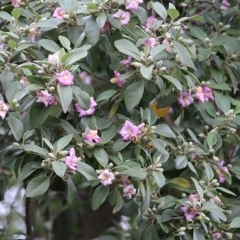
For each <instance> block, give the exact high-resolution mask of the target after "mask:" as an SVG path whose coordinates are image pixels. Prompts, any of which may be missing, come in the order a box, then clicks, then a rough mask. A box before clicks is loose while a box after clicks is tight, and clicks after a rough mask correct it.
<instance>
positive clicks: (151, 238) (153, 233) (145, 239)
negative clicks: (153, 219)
mask: <svg viewBox="0 0 240 240" xmlns="http://www.w3.org/2000/svg"><path fill="white" fill-rule="evenodd" d="M156 239H159V237H158V233H157V230H156V227H155V226H154V225H153V224H150V225H148V226H147V227H146V228H145V230H144V232H143V236H142V238H141V240H156Z"/></svg>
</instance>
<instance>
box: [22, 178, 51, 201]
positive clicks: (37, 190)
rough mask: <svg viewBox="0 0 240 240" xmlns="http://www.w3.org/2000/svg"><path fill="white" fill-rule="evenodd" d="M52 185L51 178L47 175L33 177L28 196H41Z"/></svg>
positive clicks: (27, 191) (28, 187) (27, 190)
mask: <svg viewBox="0 0 240 240" xmlns="http://www.w3.org/2000/svg"><path fill="white" fill-rule="evenodd" d="M49 186H50V178H49V177H47V176H39V177H36V178H34V179H32V180H31V181H30V182H29V183H28V185H27V189H26V197H39V196H41V195H43V194H44V193H45V192H46V191H47V190H48V188H49Z"/></svg>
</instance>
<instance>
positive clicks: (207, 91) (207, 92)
mask: <svg viewBox="0 0 240 240" xmlns="http://www.w3.org/2000/svg"><path fill="white" fill-rule="evenodd" d="M195 97H196V98H197V99H198V100H199V101H200V102H201V103H203V102H205V101H210V100H214V96H213V93H212V89H211V88H209V87H206V86H203V87H198V88H197V92H196V94H195Z"/></svg>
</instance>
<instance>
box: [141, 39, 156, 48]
mask: <svg viewBox="0 0 240 240" xmlns="http://www.w3.org/2000/svg"><path fill="white" fill-rule="evenodd" d="M143 44H144V45H145V46H150V48H153V47H154V45H155V44H156V38H149V39H147V40H146V41H145V42H144V43H143Z"/></svg>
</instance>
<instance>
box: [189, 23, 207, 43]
mask: <svg viewBox="0 0 240 240" xmlns="http://www.w3.org/2000/svg"><path fill="white" fill-rule="evenodd" d="M189 30H190V32H191V34H192V36H194V37H196V38H198V39H200V40H202V41H204V40H205V38H206V33H205V32H204V31H203V30H202V29H201V28H199V27H194V26H189Z"/></svg>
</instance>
